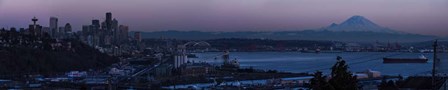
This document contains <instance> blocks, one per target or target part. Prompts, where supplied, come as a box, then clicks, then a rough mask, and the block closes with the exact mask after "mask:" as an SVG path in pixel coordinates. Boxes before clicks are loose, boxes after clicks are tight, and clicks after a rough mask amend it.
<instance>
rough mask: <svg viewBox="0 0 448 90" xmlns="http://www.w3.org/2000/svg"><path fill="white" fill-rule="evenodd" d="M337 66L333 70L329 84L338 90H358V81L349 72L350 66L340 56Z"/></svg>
mask: <svg viewBox="0 0 448 90" xmlns="http://www.w3.org/2000/svg"><path fill="white" fill-rule="evenodd" d="M336 59H337V62H336V64H334V65H333V67H332V68H331V79H330V80H329V83H330V84H331V85H333V87H334V88H335V89H336V90H357V89H358V80H357V78H356V76H353V74H352V73H351V72H350V71H348V68H349V67H348V65H347V64H346V63H345V61H344V60H343V59H342V57H340V56H338V57H337V58H336Z"/></svg>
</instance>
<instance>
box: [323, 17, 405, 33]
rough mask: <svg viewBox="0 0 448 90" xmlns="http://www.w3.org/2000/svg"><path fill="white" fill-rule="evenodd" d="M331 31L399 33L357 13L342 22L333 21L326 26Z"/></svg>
mask: <svg viewBox="0 0 448 90" xmlns="http://www.w3.org/2000/svg"><path fill="white" fill-rule="evenodd" d="M324 30H329V31H367V32H384V33H398V31H394V30H391V29H388V28H384V27H381V26H379V25H377V24H375V23H373V22H372V21H370V20H368V19H366V18H364V17H363V16H359V15H355V16H352V17H350V18H349V19H347V20H345V21H344V22H342V23H341V24H336V23H333V24H331V25H330V26H328V27H326V28H324Z"/></svg>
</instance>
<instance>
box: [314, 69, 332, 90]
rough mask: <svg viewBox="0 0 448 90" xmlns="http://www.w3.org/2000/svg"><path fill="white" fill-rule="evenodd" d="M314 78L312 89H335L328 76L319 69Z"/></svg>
mask: <svg viewBox="0 0 448 90" xmlns="http://www.w3.org/2000/svg"><path fill="white" fill-rule="evenodd" d="M313 76H314V78H312V79H311V80H310V82H311V89H313V90H334V88H333V86H332V85H331V84H330V83H328V82H327V80H326V78H327V77H326V76H323V75H322V72H320V71H317V72H316V73H314V75H313Z"/></svg>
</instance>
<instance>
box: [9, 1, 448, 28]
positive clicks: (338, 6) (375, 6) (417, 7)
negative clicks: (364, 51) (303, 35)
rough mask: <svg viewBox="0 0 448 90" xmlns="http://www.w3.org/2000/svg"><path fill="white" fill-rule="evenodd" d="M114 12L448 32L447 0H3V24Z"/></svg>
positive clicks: (171, 22)
mask: <svg viewBox="0 0 448 90" xmlns="http://www.w3.org/2000/svg"><path fill="white" fill-rule="evenodd" d="M106 12H112V16H113V17H114V18H117V19H118V21H119V23H120V24H124V25H128V26H130V29H131V31H162V30H201V31H275V30H303V29H316V28H321V27H325V26H328V25H330V24H331V23H333V22H334V23H341V22H343V21H344V20H345V19H347V18H349V17H351V16H353V15H361V16H364V17H366V18H368V19H370V20H371V21H373V22H375V23H377V24H379V25H381V26H384V27H389V28H392V29H395V30H399V31H404V32H410V33H418V34H430V35H438V36H448V0H0V27H26V26H27V24H30V23H31V20H30V19H31V18H32V17H33V16H36V17H37V18H39V22H38V23H40V24H41V25H43V26H48V24H49V17H50V16H56V17H58V18H59V25H63V24H65V23H71V24H72V27H73V28H74V29H75V30H80V29H81V25H85V24H90V21H91V19H100V20H104V18H105V13H106Z"/></svg>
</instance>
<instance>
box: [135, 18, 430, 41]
mask: <svg viewBox="0 0 448 90" xmlns="http://www.w3.org/2000/svg"><path fill="white" fill-rule="evenodd" d="M142 37H143V38H174V39H187V40H207V39H218V38H251V39H274V40H276V39H277V40H330V41H345V42H376V41H380V42H420V41H428V40H433V39H435V38H437V37H436V36H430V35H420V34H411V33H404V32H400V31H395V30H392V29H389V28H385V27H381V26H380V25H378V24H375V23H373V22H372V21H370V20H368V19H366V18H365V17H363V16H359V15H355V16H352V17H350V18H349V19H347V20H345V21H344V22H342V23H341V24H336V23H333V24H331V25H329V26H327V27H324V28H321V29H315V30H301V31H270V32H255V31H241V32H205V31H176V30H169V31H155V32H144V33H142Z"/></svg>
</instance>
